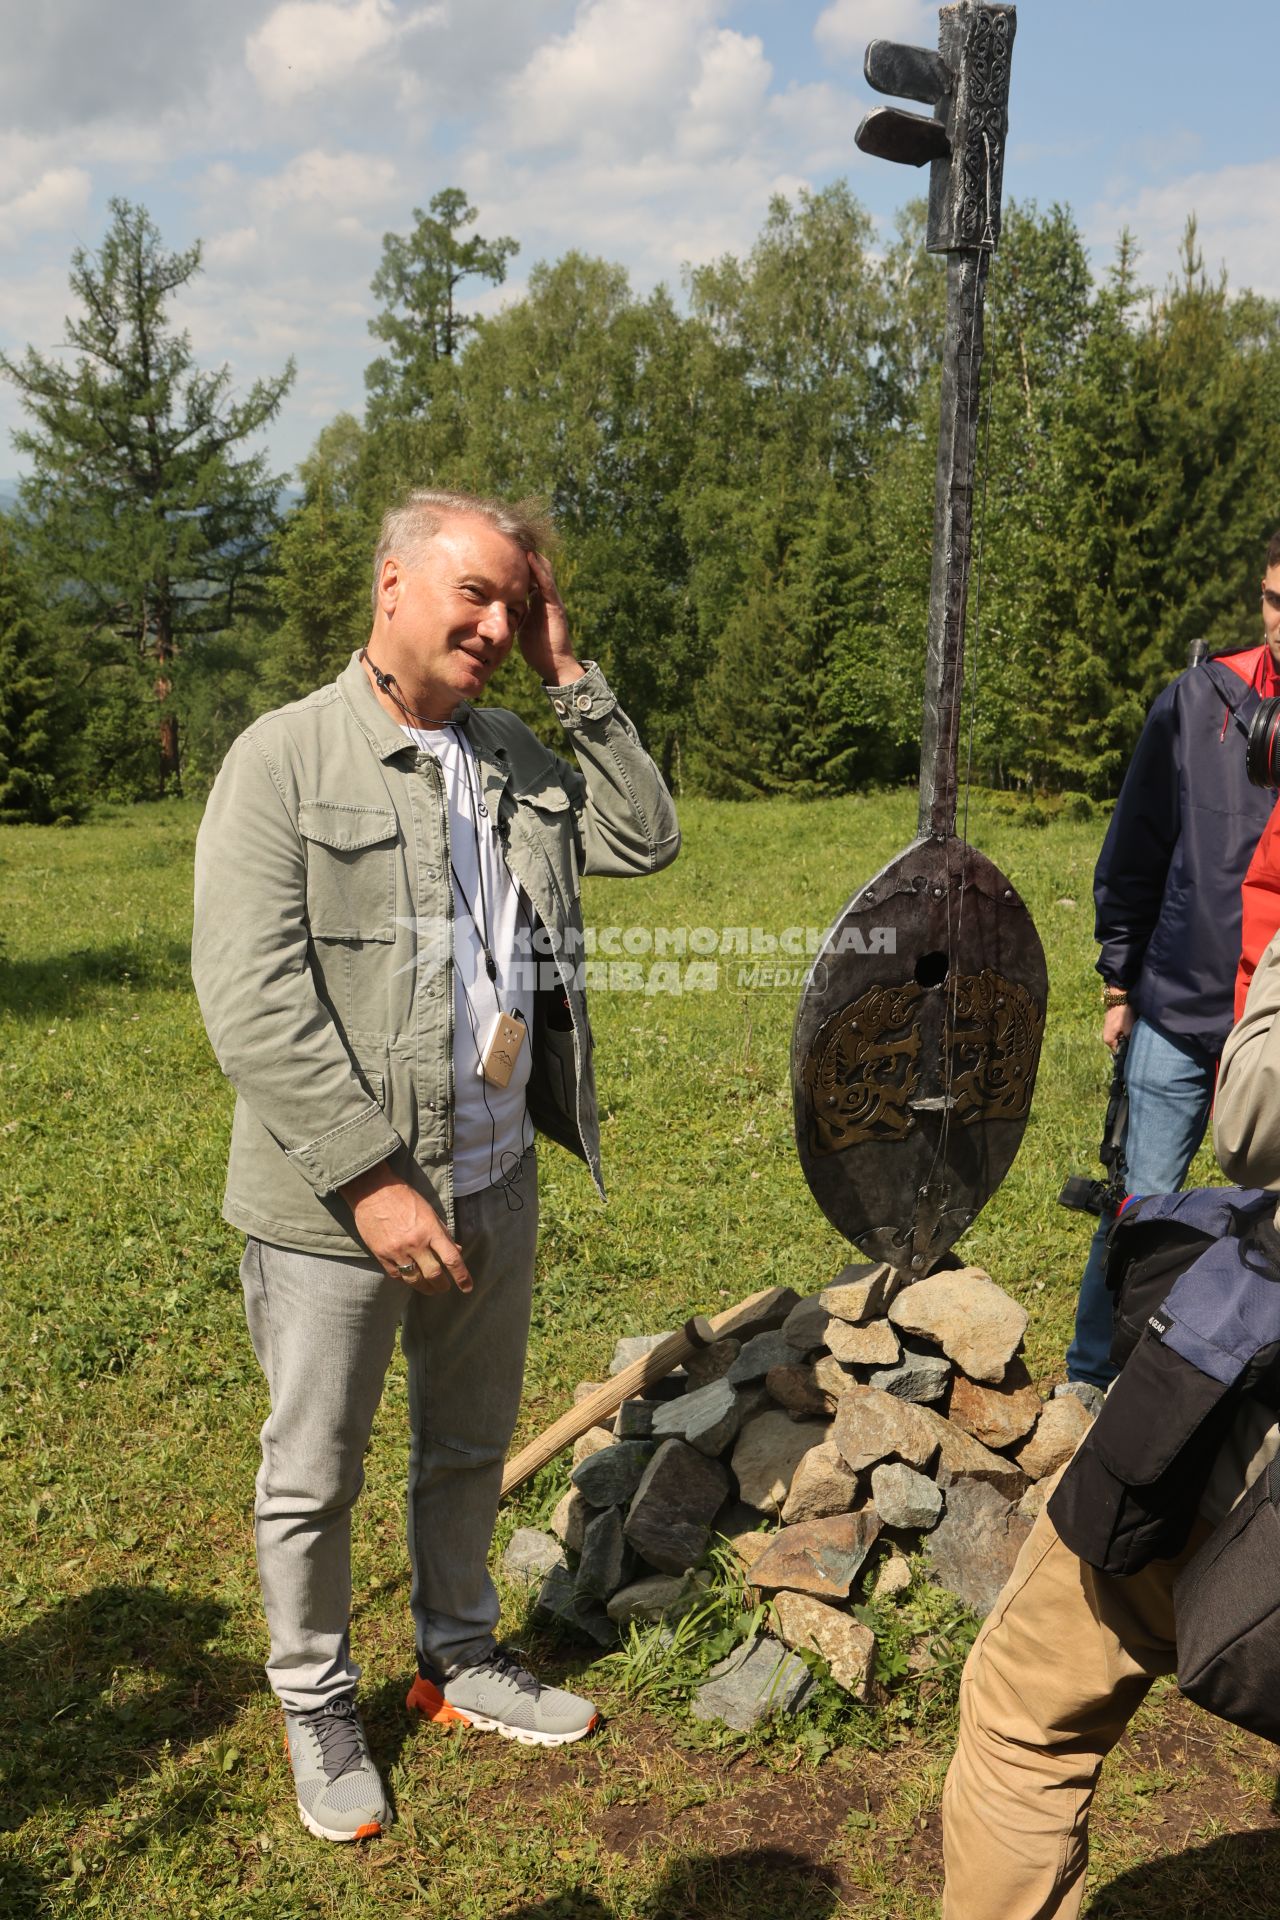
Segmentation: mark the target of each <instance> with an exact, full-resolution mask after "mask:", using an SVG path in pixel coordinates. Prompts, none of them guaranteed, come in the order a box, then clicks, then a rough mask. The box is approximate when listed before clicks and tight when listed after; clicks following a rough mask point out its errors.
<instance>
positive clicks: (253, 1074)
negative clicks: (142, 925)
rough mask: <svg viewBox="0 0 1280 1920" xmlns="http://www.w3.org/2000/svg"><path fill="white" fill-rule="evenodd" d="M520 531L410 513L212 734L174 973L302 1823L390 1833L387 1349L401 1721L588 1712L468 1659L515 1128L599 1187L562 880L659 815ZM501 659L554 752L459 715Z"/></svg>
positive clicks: (547, 577)
mask: <svg viewBox="0 0 1280 1920" xmlns="http://www.w3.org/2000/svg"><path fill="white" fill-rule="evenodd" d="M548 531H549V529H548V528H547V526H546V524H545V522H541V521H539V520H538V518H537V516H536V515H533V514H530V513H529V512H528V511H525V510H524V509H521V508H518V507H517V508H512V507H508V506H505V505H503V504H502V503H500V502H497V501H491V500H482V499H478V498H475V497H473V496H469V495H459V494H441V493H424V492H420V493H416V494H412V495H410V496H409V497H408V499H407V500H406V501H405V502H404V503H403V504H402V505H401V506H399V507H397V508H395V509H393V510H392V511H391V512H390V513H388V515H387V516H386V519H385V520H384V522H383V527H382V537H381V540H380V543H379V546H378V551H377V555H376V558H375V567H374V614H373V627H372V631H371V633H370V637H369V642H368V645H367V647H365V648H364V649H363V650H362V651H361V653H359V654H357V655H355V656H354V657H353V658H352V660H351V662H350V664H349V665H348V666H347V667H346V668H345V669H344V671H343V672H342V673H341V674H340V675H339V677H338V679H337V681H336V682H335V683H334V684H333V685H331V686H327V687H323V688H321V689H320V690H319V691H317V692H315V693H313V694H311V695H309V696H308V697H307V698H306V699H304V700H301V701H298V702H296V703H295V704H294V705H292V706H289V707H285V708H282V709H280V710H279V711H278V712H276V713H270V714H267V715H265V716H264V717H263V718H262V719H261V720H259V721H257V722H256V723H255V724H254V725H253V726H252V727H250V728H249V729H248V731H247V732H246V733H244V734H242V735H241V737H240V739H239V740H237V741H236V743H235V745H234V746H233V747H232V749H231V751H230V753H229V754H228V755H227V758H226V761H225V763H224V765H223V768H222V771H221V773H220V774H219V776H218V779H217V782H216V784H215V786H214V789H213V792H212V794H211V796H210V799H209V805H208V808H207V810H206V813H205V817H204V822H203V824H202V826H201V829H200V836H199V840H198V843H197V849H196V922H195V939H194V948H193V972H194V975H195V982H196V989H197V992H198V995H199V999H200V1005H201V1009H202V1011H203V1014H204V1018H205V1023H206V1026H207V1028H208V1031H209V1037H210V1039H211V1041H212V1043H213V1046H214V1050H215V1052H216V1053H217V1056H218V1060H219V1062H220V1064H221V1065H222V1068H223V1070H224V1072H225V1073H226V1074H227V1075H228V1077H229V1078H230V1079H231V1080H232V1082H233V1083H234V1085H235V1088H236V1092H237V1096H238V1097H237V1101H236V1110H235V1119H234V1123H233V1127H232V1137H231V1153H230V1165H229V1170H228V1177H227V1189H226V1198H225V1202H224V1213H225V1216H226V1218H227V1219H228V1220H229V1221H230V1222H231V1223H232V1225H234V1226H236V1227H239V1228H241V1229H242V1230H243V1231H244V1233H245V1234H246V1236H247V1241H246V1250H245V1256H244V1262H243V1265H242V1269H241V1275H242V1280H243V1283H244V1291H245V1303H246V1311H247V1314H248V1320H249V1327H250V1332H251V1335H252V1338H253V1343H254V1347H255V1351H256V1352H257V1355H258V1358H259V1361H260V1362H261V1365H262V1368H263V1371H264V1373H265V1375H266V1378H267V1382H268V1385H269V1388H270V1396H271V1411H270V1415H269V1417H268V1419H267V1422H266V1424H265V1426H264V1427H263V1430H262V1464H261V1468H260V1470H259V1474H258V1480H257V1499H256V1503H255V1531H256V1540H257V1551H258V1566H259V1573H260V1577H261V1581H262V1589H263V1598H264V1603H265V1607H266V1613H267V1620H268V1625H269V1628H270V1635H271V1652H270V1659H269V1662H268V1667H267V1673H268V1677H269V1679H270V1681H271V1684H272V1686H273V1688H274V1689H275V1691H276V1693H277V1695H278V1696H279V1698H280V1701H281V1704H282V1705H283V1707H284V1710H285V1720H286V1733H287V1738H288V1746H289V1754H290V1760H291V1762H292V1766H293V1772H294V1780H295V1786H296V1789H297V1794H298V1805H299V1811H300V1814H301V1817H302V1820H303V1823H304V1824H305V1825H306V1826H307V1827H308V1829H309V1830H310V1831H311V1832H313V1833H315V1834H317V1835H319V1836H321V1837H323V1838H326V1839H330V1840H350V1839H356V1838H363V1837H366V1836H368V1835H372V1834H376V1833H378V1832H380V1831H381V1830H382V1828H383V1827H384V1825H385V1824H386V1822H387V1820H388V1817H389V1816H388V1811H387V1806H386V1800H385V1796H384V1793H383V1789H382V1783H381V1781H380V1779H379V1776H378V1773H377V1769H376V1767H375V1766H374V1763H373V1761H372V1759H371V1757H370V1755H369V1750H368V1746H367V1744H366V1741H365V1737H364V1731H363V1727H362V1725H361V1722H360V1718H359V1715H358V1713H357V1710H356V1706H355V1688H356V1682H357V1680H358V1677H359V1668H358V1667H357V1666H356V1664H355V1662H354V1661H353V1659H352V1657H351V1651H350V1645H349V1637H348V1628H349V1621H350V1611H351V1567H350V1518H351V1510H352V1507H353V1505H354V1503H355V1500H356V1498H357V1496H358V1494H359V1491H360V1487H361V1484H362V1478H363V1475H362V1460H363V1455H364V1450H365V1447H366V1444H367V1442H368V1438H369V1433H370V1429H371V1426H372V1422H373V1417H374V1413H375V1411H376V1409H377V1405H378V1401H379V1398H380V1396H381V1392H382V1385H383V1379H384V1376H385V1373H386V1369H387V1366H388V1364H389V1361H390V1357H391V1352H392V1348H393V1345H394V1341H395V1334H396V1330H397V1328H399V1329H400V1336H401V1344H402V1347H403V1349H404V1353H405V1358H406V1365H407V1371H408V1383H409V1418H410V1429H411V1432H410V1460H409V1498H408V1536H409V1556H410V1563H411V1570H412V1591H411V1606H412V1612H413V1618H414V1627H415V1635H416V1640H417V1651H418V1676H417V1678H416V1679H415V1681H414V1684H413V1686H412V1688H411V1690H410V1693H409V1705H410V1706H411V1707H413V1708H417V1709H419V1710H421V1711H422V1712H423V1713H425V1714H427V1715H428V1717H430V1718H431V1719H433V1720H436V1721H442V1722H448V1721H458V1720H461V1721H464V1722H466V1723H467V1724H468V1725H471V1726H474V1727H479V1728H482V1729H492V1730H496V1731H498V1732H500V1733H502V1734H504V1735H506V1736H507V1737H509V1738H514V1739H517V1740H519V1741H521V1742H523V1743H526V1744H540V1745H559V1744H561V1743H563V1742H564V1741H567V1740H574V1739H577V1738H579V1737H580V1736H581V1735H582V1734H584V1733H586V1732H588V1731H589V1730H590V1728H591V1726H592V1725H593V1724H594V1719H595V1716H594V1712H593V1709H592V1708H591V1706H590V1704H589V1702H587V1701H584V1700H580V1699H578V1698H577V1697H576V1696H574V1695H573V1694H570V1693H565V1692H562V1691H559V1690H556V1689H552V1688H545V1687H542V1686H540V1684H539V1683H538V1681H537V1680H536V1679H535V1678H534V1676H533V1675H532V1674H531V1673H529V1671H528V1670H527V1669H526V1668H525V1667H524V1666H523V1664H522V1662H521V1660H520V1658H519V1657H518V1655H517V1654H516V1653H514V1652H513V1651H512V1650H510V1649H507V1648H504V1647H500V1646H497V1645H496V1644H495V1640H494V1630H495V1628H496V1625H497V1620H498V1602H497V1596H496V1593H495V1591H494V1588H493V1583H492V1581H491V1580H490V1578H489V1575H488V1571H487V1556H488V1551H489V1546H490V1543H491V1539H492V1532H493V1524H494V1518H495V1514H496V1511H497V1503H498V1495H499V1489H500V1485H501V1478H502V1466H503V1460H504V1457H505V1453H506V1449H507V1445H508V1443H509V1441H510V1438H511V1433H512V1430H513V1428H514V1424H515V1419H516V1413H517V1409H518V1406H519V1398H520V1388H521V1381H522V1375H523V1367H524V1353H525V1342H526V1337H527V1332H528V1322H529V1310H530V1296H531V1287H532V1277H533V1261H534V1247H535V1238H536V1228H537V1178H536V1168H535V1156H534V1151H533V1131H532V1130H533V1127H534V1126H536V1127H537V1128H538V1129H539V1130H540V1131H542V1132H544V1133H546V1134H548V1135H549V1136H550V1137H551V1138H552V1139H554V1140H557V1141H559V1142H560V1143H561V1144H562V1145H563V1146H565V1147H567V1148H568V1149H569V1150H570V1151H572V1152H574V1153H576V1154H578V1155H580V1156H581V1158H583V1159H584V1160H585V1161H586V1162H587V1164H588V1166H589V1167H590V1169H591V1172H592V1175H593V1177H594V1179H595V1181H596V1184H597V1186H598V1187H600V1190H601V1192H602V1193H603V1187H602V1186H601V1175H600V1160H599V1126H598V1121H597V1113H596V1098H595V1085H594V1078H593V1073H592V1061H591V1029H590V1026H589V1024H588V1021H587V1012H586V1003H585V999H584V995H583V990H582V967H581V964H580V961H581V954H582V923H581V908H580V900H579V881H580V877H581V875H582V874H583V873H603V874H611V875H615V876H621V875H629V874H643V873H653V872H656V871H657V870H658V869H659V868H661V867H663V866H666V865H667V864H668V863H669V862H670V861H671V860H673V859H674V858H675V855H676V852H677V850H678V847H679V833H678V829H677V826H676V820H675V813H674V809H673V807H672V803H671V798H670V796H669V794H668V793H667V790H666V788H665V786H664V785H663V782H662V779H661V776H660V774H659V773H658V770H657V768H656V767H655V766H654V764H653V762H652V760H650V758H649V756H648V755H647V754H646V753H645V751H644V749H643V748H642V746H641V745H640V742H639V740H638V738H637V736H636V733H635V730H634V728H633V727H632V726H631V724H630V722H629V721H628V720H627V718H626V716H625V715H624V714H623V713H622V711H621V710H620V708H619V707H618V705H617V702H616V700H615V698H614V696H613V694H612V693H611V691H610V690H609V688H608V686H607V685H606V683H605V681H604V678H603V676H602V675H601V673H600V672H599V669H598V668H596V667H595V666H594V665H591V664H590V663H586V664H584V663H581V662H579V661H578V660H577V659H576V657H575V655H574V652H573V648H572V645H571V642H570V638H569V632H568V626H567V622H566V619H565V614H564V608H563V606H562V604H561V601H560V598H559V595H558V593H557V591H556V586H555V581H554V578H553V576H552V573H551V569H550V567H549V566H548V564H547V562H546V560H545V558H543V557H542V554H541V552H540V551H539V549H540V548H542V547H544V546H545V545H546V543H547V534H548ZM513 641H518V643H519V646H520V649H521V651H522V653H523V655H524V657H525V660H526V661H527V662H528V664H529V666H530V667H531V668H532V669H533V671H534V672H535V673H536V674H537V675H538V676H539V678H540V679H541V681H542V682H543V683H544V686H545V688H546V691H547V694H548V697H549V699H550V701H551V706H552V710H553V712H554V713H555V716H556V718H557V720H558V721H559V722H560V724H561V725H562V726H563V728H564V730H565V732H566V734H567V736H568V739H569V743H570V745H571V746H572V748H573V752H574V755H575V757H576V759H577V761H578V766H577V767H574V766H572V765H571V764H570V763H569V762H567V761H566V760H563V759H561V758H560V757H559V756H557V755H556V754H554V753H552V752H551V751H550V750H549V749H548V748H547V747H545V746H543V745H542V743H541V742H540V741H539V740H538V739H537V738H536V736H535V735H534V734H533V733H531V732H530V730H529V729H528V728H527V727H526V726H525V725H524V724H523V722H522V721H520V720H519V719H517V718H516V716H515V715H514V714H512V713H509V712H506V711H504V710H503V709H500V708H494V707H489V708H473V707H472V706H471V705H470V704H469V702H470V700H471V699H472V698H475V697H476V696H478V695H479V694H481V693H482V692H483V691H484V688H485V686H486V685H487V683H488V681H489V679H490V677H491V675H492V674H493V672H494V670H495V669H496V668H497V667H498V666H499V665H500V664H501V662H502V661H503V660H504V659H505V657H506V655H507V654H508V652H509V651H510V649H511V646H512V643H513Z"/></svg>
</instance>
